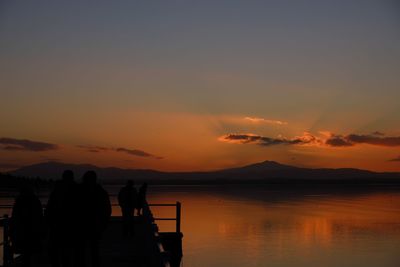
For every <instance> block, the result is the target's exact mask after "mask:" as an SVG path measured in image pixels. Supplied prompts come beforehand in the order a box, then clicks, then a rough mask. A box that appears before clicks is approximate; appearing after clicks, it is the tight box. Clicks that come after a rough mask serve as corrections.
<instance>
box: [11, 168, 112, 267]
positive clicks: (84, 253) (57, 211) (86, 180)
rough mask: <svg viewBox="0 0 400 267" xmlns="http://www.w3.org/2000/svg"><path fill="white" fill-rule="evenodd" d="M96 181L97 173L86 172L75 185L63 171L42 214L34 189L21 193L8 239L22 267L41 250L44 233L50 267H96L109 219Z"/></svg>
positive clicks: (71, 176) (108, 205)
mask: <svg viewBox="0 0 400 267" xmlns="http://www.w3.org/2000/svg"><path fill="white" fill-rule="evenodd" d="M96 180H97V175H96V173H95V172H94V171H88V172H86V173H85V174H84V175H83V177H82V183H80V184H78V183H76V182H75V181H74V174H73V172H72V171H69V170H67V171H64V173H63V176H62V180H61V181H58V182H57V183H56V185H55V188H54V190H53V191H52V192H51V194H50V197H49V199H48V202H47V206H46V210H45V212H44V214H43V211H42V205H41V202H40V200H39V198H38V197H37V196H35V194H34V192H33V189H32V188H30V187H29V186H27V187H26V188H23V189H22V190H21V193H20V195H19V196H18V197H17V198H16V200H15V204H14V206H13V211H12V217H11V224H10V237H11V242H12V249H13V251H14V253H18V254H21V258H22V264H23V265H24V266H29V265H30V263H31V256H32V254H33V253H35V252H37V251H38V250H40V245H41V240H42V239H43V238H44V236H45V235H46V231H47V234H48V249H49V256H50V261H51V265H52V266H54V267H57V266H77V267H80V266H86V265H87V263H88V262H90V265H91V266H99V255H98V254H99V249H98V243H99V240H100V238H101V235H102V233H103V231H104V230H105V228H106V226H107V223H108V221H109V219H110V217H111V203H110V198H109V196H108V193H107V192H106V191H105V190H104V189H103V187H102V186H101V185H99V184H98V183H97V181H96Z"/></svg>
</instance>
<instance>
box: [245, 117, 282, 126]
mask: <svg viewBox="0 0 400 267" xmlns="http://www.w3.org/2000/svg"><path fill="white" fill-rule="evenodd" d="M244 119H245V120H247V121H250V122H252V123H266V124H276V125H286V124H288V123H287V122H285V121H278V120H268V119H264V118H257V117H245V118H244Z"/></svg>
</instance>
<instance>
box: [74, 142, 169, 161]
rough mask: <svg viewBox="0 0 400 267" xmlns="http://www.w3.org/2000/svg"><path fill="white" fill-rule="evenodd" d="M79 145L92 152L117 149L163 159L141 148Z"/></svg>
mask: <svg viewBox="0 0 400 267" xmlns="http://www.w3.org/2000/svg"><path fill="white" fill-rule="evenodd" d="M77 147H79V148H81V149H85V150H86V151H87V152H92V153H99V152H108V151H116V152H122V153H126V154H129V155H131V156H137V157H148V158H155V159H162V157H159V156H155V155H153V154H150V153H147V152H146V151H143V150H139V149H129V148H124V147H119V148H110V147H102V146H88V145H79V146H77Z"/></svg>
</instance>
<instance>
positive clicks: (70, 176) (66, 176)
mask: <svg viewBox="0 0 400 267" xmlns="http://www.w3.org/2000/svg"><path fill="white" fill-rule="evenodd" d="M62 179H63V181H65V182H72V181H74V173H73V172H72V171H71V170H65V171H64V172H63V174H62Z"/></svg>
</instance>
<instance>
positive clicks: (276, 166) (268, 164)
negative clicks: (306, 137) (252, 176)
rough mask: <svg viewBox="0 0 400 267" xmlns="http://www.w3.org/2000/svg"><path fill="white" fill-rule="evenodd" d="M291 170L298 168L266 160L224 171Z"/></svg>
mask: <svg viewBox="0 0 400 267" xmlns="http://www.w3.org/2000/svg"><path fill="white" fill-rule="evenodd" d="M289 169H297V167H294V166H290V165H285V164H281V163H279V162H276V161H272V160H265V161H262V162H257V163H253V164H250V165H246V166H242V167H238V168H231V169H227V170H224V171H228V172H232V171H233V172H237V171H268V170H289Z"/></svg>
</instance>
